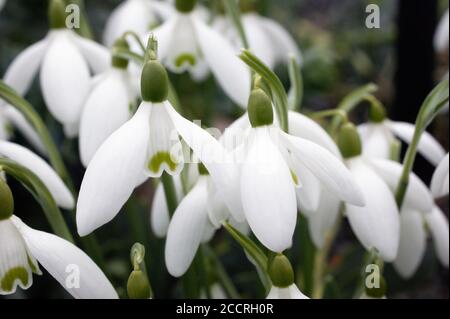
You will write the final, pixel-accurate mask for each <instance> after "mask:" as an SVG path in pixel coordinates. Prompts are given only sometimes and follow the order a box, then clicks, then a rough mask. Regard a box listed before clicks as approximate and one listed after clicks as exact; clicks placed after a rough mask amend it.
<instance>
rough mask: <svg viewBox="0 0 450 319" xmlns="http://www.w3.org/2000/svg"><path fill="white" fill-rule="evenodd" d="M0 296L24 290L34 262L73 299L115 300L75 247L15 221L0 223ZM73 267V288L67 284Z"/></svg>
mask: <svg viewBox="0 0 450 319" xmlns="http://www.w3.org/2000/svg"><path fill="white" fill-rule="evenodd" d="M0 260H1V262H0V295H9V294H13V293H15V291H16V289H17V287H20V288H22V289H28V288H29V287H31V285H32V283H33V273H34V274H38V275H41V274H42V272H41V271H40V269H39V265H38V262H39V263H40V264H41V265H42V267H44V268H45V269H46V270H47V271H48V273H49V274H50V275H51V276H53V277H54V278H55V279H56V280H57V281H58V282H59V283H60V284H61V286H63V288H64V289H66V290H67V292H69V293H70V294H71V295H72V296H73V297H74V298H83V299H117V298H118V296H117V293H116V291H115V290H114V288H113V286H112V285H111V283H110V282H109V281H108V279H107V278H106V276H105V275H104V274H103V272H102V271H101V270H100V268H98V266H97V265H96V264H95V263H94V262H93V261H92V260H91V259H90V258H89V257H88V256H87V255H86V254H85V253H84V252H83V251H81V250H80V249H79V248H77V247H76V246H75V245H73V244H71V243H70V242H68V241H66V240H64V239H61V238H59V237H57V236H55V235H53V234H49V233H45V232H42V231H37V230H34V229H32V228H30V227H28V226H27V225H25V224H24V223H23V222H22V221H21V220H20V219H19V218H17V217H15V216H12V217H10V218H8V219H4V220H0ZM70 266H75V267H77V269H78V272H77V273H76V274H74V275H79V278H77V279H79V281H78V282H77V285H73V286H72V285H69V284H68V283H69V281H68V280H67V278H68V276H70V272H67V271H68V269H70V268H68V267H70Z"/></svg>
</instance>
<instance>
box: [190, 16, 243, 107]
mask: <svg viewBox="0 0 450 319" xmlns="http://www.w3.org/2000/svg"><path fill="white" fill-rule="evenodd" d="M192 20H193V22H194V28H195V31H196V35H197V41H198V44H199V45H200V48H201V51H202V53H203V55H204V58H205V60H206V61H207V62H208V65H209V67H210V68H211V71H212V73H213V74H214V76H215V78H216V79H217V81H218V82H219V84H220V86H221V87H222V89H223V90H224V91H225V93H226V94H227V95H228V96H229V97H230V98H231V99H232V100H233V101H234V102H235V103H236V104H238V105H239V106H241V107H243V108H246V107H247V102H248V97H249V95H250V71H249V70H248V68H247V66H246V65H245V64H244V62H242V61H241V60H240V59H239V58H238V57H237V55H236V52H235V50H234V49H233V47H232V46H231V45H230V44H229V43H228V42H227V40H226V39H225V38H224V37H223V36H222V35H221V34H219V33H218V32H216V31H215V30H214V29H212V28H211V27H209V26H207V25H206V24H204V23H203V22H202V21H200V20H199V19H195V18H193V19H192Z"/></svg>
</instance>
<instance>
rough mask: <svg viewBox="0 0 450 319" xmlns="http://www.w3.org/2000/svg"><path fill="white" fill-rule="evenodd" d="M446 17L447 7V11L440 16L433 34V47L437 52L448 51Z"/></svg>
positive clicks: (447, 15)
mask: <svg viewBox="0 0 450 319" xmlns="http://www.w3.org/2000/svg"><path fill="white" fill-rule="evenodd" d="M448 17H449V14H448V9H447V11H446V12H445V13H444V15H443V16H442V18H441V21H440V22H439V24H438V26H437V28H436V32H435V34H434V49H435V50H436V51H437V52H445V51H448V29H449V26H448V23H449V21H448Z"/></svg>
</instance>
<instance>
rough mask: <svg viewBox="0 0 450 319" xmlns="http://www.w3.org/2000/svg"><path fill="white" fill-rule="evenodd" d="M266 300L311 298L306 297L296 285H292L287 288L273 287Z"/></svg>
mask: <svg viewBox="0 0 450 319" xmlns="http://www.w3.org/2000/svg"><path fill="white" fill-rule="evenodd" d="M266 299H309V297H307V296H305V295H304V294H303V293H302V292H301V291H300V289H298V287H297V285H296V284H292V285H291V286H289V287H286V288H280V287H275V286H273V287H272V288H271V289H270V292H269V294H268V295H267V297H266Z"/></svg>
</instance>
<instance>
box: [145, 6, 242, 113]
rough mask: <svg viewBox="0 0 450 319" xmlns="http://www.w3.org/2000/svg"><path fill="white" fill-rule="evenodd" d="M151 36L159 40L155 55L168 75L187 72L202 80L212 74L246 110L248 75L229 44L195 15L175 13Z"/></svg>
mask: <svg viewBox="0 0 450 319" xmlns="http://www.w3.org/2000/svg"><path fill="white" fill-rule="evenodd" d="M152 33H153V34H154V35H155V37H156V38H157V39H158V55H159V57H160V59H161V61H162V62H163V63H164V64H165V65H166V66H167V68H168V69H169V70H170V71H172V72H175V73H182V72H185V71H187V70H189V72H190V73H191V75H192V76H193V77H194V78H195V79H202V78H204V77H205V76H206V75H207V74H208V71H209V70H211V72H212V73H213V74H214V77H215V78H216V79H217V81H218V82H219V84H220V86H221V87H222V89H223V90H224V91H225V93H226V94H227V95H228V96H229V97H230V98H231V99H232V100H233V102H235V103H236V104H238V105H240V106H242V107H245V106H246V104H247V100H248V96H249V94H250V71H249V70H248V68H247V67H246V66H245V64H244V63H243V62H242V61H241V60H240V59H239V58H238V57H237V52H236V50H235V49H234V48H233V47H232V46H231V44H230V43H229V42H228V41H227V40H226V39H225V38H224V37H223V36H222V35H221V34H220V33H218V32H217V31H215V30H214V29H213V28H211V27H210V26H208V25H206V24H205V23H204V22H203V21H202V20H201V18H200V17H199V16H198V15H197V14H195V12H191V13H180V12H176V13H175V14H174V15H173V16H172V17H171V18H170V19H168V20H167V21H166V22H165V23H164V24H163V25H161V26H160V27H158V28H156V29H155V30H153V31H152ZM147 38H148V37H146V39H147Z"/></svg>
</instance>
